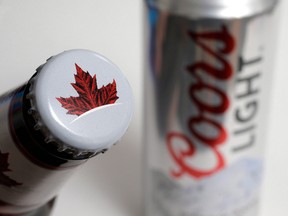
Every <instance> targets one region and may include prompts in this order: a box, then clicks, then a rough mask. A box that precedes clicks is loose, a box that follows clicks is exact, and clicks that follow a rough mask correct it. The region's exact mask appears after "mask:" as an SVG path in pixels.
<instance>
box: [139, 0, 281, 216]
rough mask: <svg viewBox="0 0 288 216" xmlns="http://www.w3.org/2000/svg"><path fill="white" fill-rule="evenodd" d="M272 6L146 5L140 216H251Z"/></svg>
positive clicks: (271, 0) (267, 1)
mask: <svg viewBox="0 0 288 216" xmlns="http://www.w3.org/2000/svg"><path fill="white" fill-rule="evenodd" d="M276 3H277V1H275V0H243V1H226V0H214V1H211V0H177V1H173V0H147V6H148V10H147V17H148V20H149V22H148V31H147V32H148V43H147V64H146V69H145V75H144V78H145V84H144V86H145V89H144V92H145V102H144V104H145V118H144V121H145V126H144V143H145V155H146V156H145V193H146V195H145V212H146V216H255V215H256V214H257V212H258V209H259V208H258V207H259V199H260V192H261V182H262V176H263V162H264V157H263V156H264V154H263V153H264V152H263V150H264V143H265V129H266V128H267V122H266V120H265V119H267V118H266V116H267V106H268V103H269V100H267V98H269V97H268V96H269V90H270V85H271V82H270V80H271V77H272V74H273V72H272V71H271V68H272V67H271V65H272V60H271V59H272V56H273V53H272V51H271V50H272V48H273V41H271V37H270V35H271V34H273V32H271V30H270V27H271V26H273V11H274V8H275V5H276Z"/></svg>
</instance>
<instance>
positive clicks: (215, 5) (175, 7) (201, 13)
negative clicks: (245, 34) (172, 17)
mask: <svg viewBox="0 0 288 216" xmlns="http://www.w3.org/2000/svg"><path fill="white" fill-rule="evenodd" d="M248 2H249V3H248ZM248 2H247V1H239V2H235V1H233V2H231V1H223V0H222V1H217V2H214V1H210V2H209V3H208V2H207V1H198V0H177V2H176V1H174V0H147V3H148V7H150V8H155V9H158V10H161V11H165V12H167V13H171V14H176V15H180V16H185V17H187V18H192V19H199V18H213V19H215V18H216V19H233V18H234V19H237V18H244V17H251V16H256V15H259V14H263V13H266V12H268V11H270V10H273V8H274V7H275V6H276V5H277V3H278V0H266V1H263V0H255V1H248Z"/></svg>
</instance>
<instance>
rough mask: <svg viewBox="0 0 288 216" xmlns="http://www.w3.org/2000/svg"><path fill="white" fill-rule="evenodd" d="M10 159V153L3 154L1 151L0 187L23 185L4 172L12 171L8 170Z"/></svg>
mask: <svg viewBox="0 0 288 216" xmlns="http://www.w3.org/2000/svg"><path fill="white" fill-rule="evenodd" d="M8 157H9V153H2V152H1V151H0V185H5V186H7V187H13V186H18V185H22V183H19V182H17V181H15V180H13V179H11V178H10V177H9V176H7V175H5V174H4V172H9V171H11V170H10V169H9V168H8V167H9V163H8Z"/></svg>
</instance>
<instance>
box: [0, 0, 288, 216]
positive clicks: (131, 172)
mask: <svg viewBox="0 0 288 216" xmlns="http://www.w3.org/2000/svg"><path fill="white" fill-rule="evenodd" d="M143 17H145V13H144V3H143V1H140V0H122V1H115V0H105V1H103V0H102V1H99V0H82V1H76V0H49V1H36V0H0V70H1V72H0V75H1V76H0V77H1V78H0V93H3V92H5V91H7V90H9V89H11V88H13V87H16V86H17V85H19V84H21V83H23V82H25V81H26V80H28V79H29V77H30V76H31V75H32V74H33V73H34V72H35V69H36V68H37V67H38V66H39V65H40V64H42V63H44V62H45V61H46V59H47V58H48V57H50V56H51V55H54V54H57V53H59V52H62V51H64V50H68V49H74V48H83V49H90V50H94V51H96V52H99V53H101V54H103V55H104V56H106V57H108V58H109V59H111V60H112V61H113V62H114V63H115V64H117V65H118V66H119V67H120V69H121V70H122V71H123V73H124V74H125V75H126V76H127V78H128V80H129V81H130V83H131V86H132V89H133V91H134V100H135V113H134V117H133V121H132V124H131V126H130V128H129V130H128V132H127V133H126V135H125V136H124V137H123V139H122V140H121V142H120V143H118V144H117V145H116V146H114V147H113V148H112V149H111V150H109V151H108V152H107V153H106V154H104V155H100V156H99V157H96V158H93V159H91V160H90V161H89V162H88V163H86V164H85V165H84V166H82V167H81V169H80V170H79V171H78V172H77V173H76V174H75V175H74V176H73V177H72V178H71V179H70V180H69V181H68V182H67V184H66V185H65V186H64V188H63V189H62V190H61V192H60V195H59V198H58V201H57V204H56V207H55V209H54V212H53V216H63V215H69V216H79V215H85V216H95V215H105V216H138V215H139V216H140V215H141V213H142V208H143V202H142V183H143V181H142V179H143V176H142V175H143V174H142V158H143V157H142V156H143V154H142V152H143V151H142V150H143V145H142V143H141V134H142V133H141V130H142V104H143V102H142V94H143V91H145V89H144V88H143V83H142V76H143V75H142V73H143V72H144V71H143V65H144V54H143V47H144V39H145V34H144V20H143ZM275 19H276V22H277V25H278V31H277V32H275V34H276V35H275V38H276V40H275V41H273V44H275V46H276V48H277V49H276V53H275V67H274V71H271V73H273V74H274V80H273V89H271V92H272V98H271V104H270V105H271V106H270V107H271V109H270V113H269V119H270V121H269V125H268V128H269V130H268V140H267V148H266V149H267V151H266V158H267V161H266V172H265V181H264V187H263V195H262V197H263V198H262V214H261V215H262V216H271V215H287V214H288V136H287V130H288V126H287V122H288V112H287V111H288V96H287V92H288V85H287V82H288V54H287V51H286V50H287V49H288V41H287V38H288V28H287V21H288V1H284V0H283V1H282V2H281V3H280V5H278V7H277V11H276V17H275ZM268 28H269V27H268ZM286 70H287V72H286Z"/></svg>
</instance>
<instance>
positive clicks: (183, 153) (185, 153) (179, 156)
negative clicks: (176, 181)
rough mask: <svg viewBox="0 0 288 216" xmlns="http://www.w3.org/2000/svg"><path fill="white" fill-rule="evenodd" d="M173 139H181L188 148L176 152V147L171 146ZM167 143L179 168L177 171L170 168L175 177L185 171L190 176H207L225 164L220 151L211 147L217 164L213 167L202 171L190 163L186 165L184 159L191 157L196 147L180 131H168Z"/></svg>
mask: <svg viewBox="0 0 288 216" xmlns="http://www.w3.org/2000/svg"><path fill="white" fill-rule="evenodd" d="M174 139H181V140H182V142H184V143H186V145H187V147H188V148H186V149H185V150H179V151H178V152H177V149H175V147H174V146H173V140H174ZM167 145H168V150H169V152H170V154H171V156H172V157H173V159H174V160H175V162H176V163H177V165H178V166H179V169H180V170H177V171H175V170H171V175H172V176H174V177H176V178H179V177H181V176H182V175H183V174H185V173H187V174H189V175H191V176H194V177H195V178H201V177H204V176H209V175H211V174H213V173H215V172H217V171H218V170H220V169H222V168H223V166H224V164H225V162H224V159H223V157H222V156H221V154H220V152H218V151H217V149H216V148H212V150H213V152H214V153H215V156H216V158H217V164H216V166H215V167H214V168H212V169H210V170H207V171H203V170H200V169H197V168H196V167H192V166H191V165H188V164H187V163H186V161H185V159H186V158H189V157H192V156H193V155H194V154H195V152H196V149H195V146H194V144H193V143H192V141H191V140H190V139H189V138H188V137H187V136H185V135H184V134H181V133H175V132H171V133H169V134H168V135H167Z"/></svg>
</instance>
